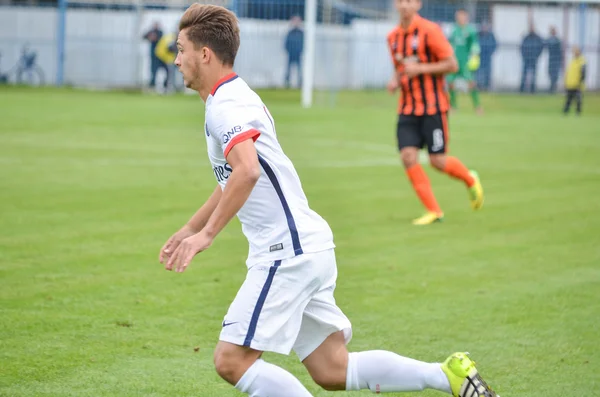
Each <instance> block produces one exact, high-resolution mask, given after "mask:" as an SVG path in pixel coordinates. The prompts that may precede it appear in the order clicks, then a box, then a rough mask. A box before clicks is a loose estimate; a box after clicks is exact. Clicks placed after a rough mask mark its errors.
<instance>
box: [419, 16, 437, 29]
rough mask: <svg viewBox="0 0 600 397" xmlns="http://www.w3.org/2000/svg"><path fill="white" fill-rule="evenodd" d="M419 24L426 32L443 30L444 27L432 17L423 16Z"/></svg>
mask: <svg viewBox="0 0 600 397" xmlns="http://www.w3.org/2000/svg"><path fill="white" fill-rule="evenodd" d="M419 25H420V26H419V29H423V30H424V31H426V32H435V33H438V32H441V31H442V27H441V26H440V25H439V24H438V23H437V22H434V21H432V20H431V19H427V18H423V17H421V18H420V19H419Z"/></svg>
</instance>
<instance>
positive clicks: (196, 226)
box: [159, 185, 223, 263]
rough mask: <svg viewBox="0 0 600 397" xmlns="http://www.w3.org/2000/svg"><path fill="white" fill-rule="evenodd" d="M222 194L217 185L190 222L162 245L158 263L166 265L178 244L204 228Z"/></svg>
mask: <svg viewBox="0 0 600 397" xmlns="http://www.w3.org/2000/svg"><path fill="white" fill-rule="evenodd" d="M222 194H223V190H222V189H221V186H219V185H217V187H216V188H215V190H214V191H213V192H212V194H211V195H210V197H209V198H208V200H206V202H205V203H204V205H202V207H200V209H199V210H198V211H196V213H195V214H194V215H193V216H192V217H191V218H190V220H189V221H188V222H187V223H186V224H185V225H183V227H182V228H181V229H179V230H178V231H177V232H175V234H173V235H172V236H171V238H169V239H168V240H167V242H166V243H165V245H163V247H162V248H161V250H160V254H159V260H160V263H166V261H167V260H168V259H169V258H170V257H171V254H173V252H175V250H176V249H177V247H178V246H179V244H181V242H182V241H183V240H184V239H186V238H188V237H190V236H193V235H194V234H196V233H198V232H199V231H200V230H202V229H203V228H204V226H206V223H207V222H208V220H209V219H210V217H211V215H212V214H213V212H214V211H215V208H217V205H218V204H219V201H220V200H221V195H222Z"/></svg>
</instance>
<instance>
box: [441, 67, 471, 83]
mask: <svg viewBox="0 0 600 397" xmlns="http://www.w3.org/2000/svg"><path fill="white" fill-rule="evenodd" d="M457 79H461V80H465V81H467V82H471V81H473V80H475V76H473V72H471V71H470V70H469V68H468V67H467V65H466V64H465V65H459V66H458V72H456V73H452V74H449V75H447V76H446V81H448V83H450V84H451V83H454V82H455V81H456V80H457Z"/></svg>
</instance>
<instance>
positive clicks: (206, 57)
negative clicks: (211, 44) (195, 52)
mask: <svg viewBox="0 0 600 397" xmlns="http://www.w3.org/2000/svg"><path fill="white" fill-rule="evenodd" d="M200 52H201V54H202V63H208V62H209V61H210V58H211V55H212V54H211V51H210V48H208V47H202V49H201V50H200Z"/></svg>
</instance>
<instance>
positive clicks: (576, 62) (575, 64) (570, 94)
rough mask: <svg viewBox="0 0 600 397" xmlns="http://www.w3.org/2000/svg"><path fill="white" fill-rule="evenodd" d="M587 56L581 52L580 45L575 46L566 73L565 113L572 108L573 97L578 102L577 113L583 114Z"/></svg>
mask: <svg viewBox="0 0 600 397" xmlns="http://www.w3.org/2000/svg"><path fill="white" fill-rule="evenodd" d="M585 69H586V66H585V58H584V57H583V55H582V54H581V50H580V49H579V47H575V48H573V59H572V60H571V62H570V63H569V66H568V67H567V72H566V74H565V88H566V89H567V99H566V102H565V108H564V113H565V114H568V113H569V110H570V109H571V102H572V101H573V99H575V101H576V102H577V108H576V109H575V110H576V111H577V114H578V115H579V114H581V102H582V101H583V95H582V93H583V89H584V88H585V72H586V70H585Z"/></svg>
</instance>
